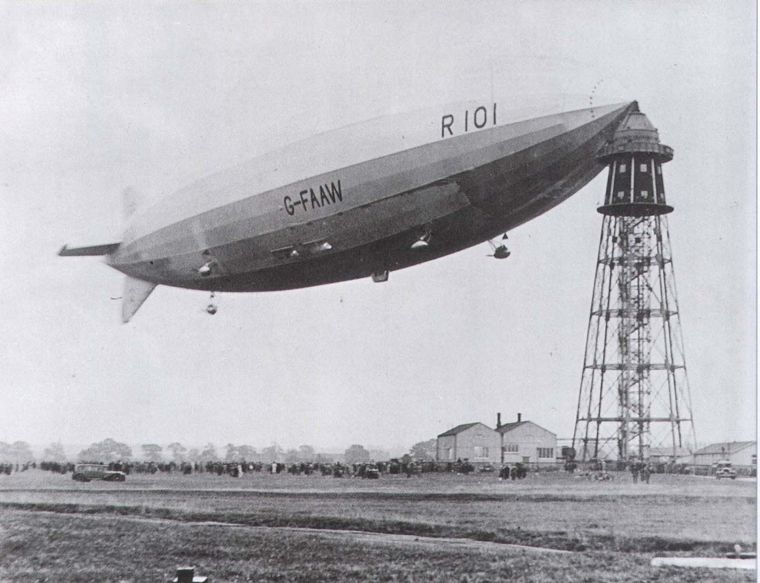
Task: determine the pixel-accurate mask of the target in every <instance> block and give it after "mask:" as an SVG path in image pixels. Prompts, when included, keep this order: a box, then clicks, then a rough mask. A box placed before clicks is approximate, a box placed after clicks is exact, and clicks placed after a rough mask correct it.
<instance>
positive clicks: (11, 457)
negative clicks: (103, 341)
mask: <svg viewBox="0 0 760 583" xmlns="http://www.w3.org/2000/svg"><path fill="white" fill-rule="evenodd" d="M435 443H436V440H435V439H430V440H428V441H422V442H419V443H416V444H415V445H413V446H412V447H411V448H410V450H409V453H408V454H407V455H409V456H410V458H411V459H412V460H414V461H431V460H434V459H435ZM371 458H372V455H371V453H370V451H369V450H368V449H367V448H365V447H364V446H363V445H360V444H353V445H351V446H350V447H348V448H347V449H346V450H345V451H344V453H343V460H344V462H345V463H347V464H355V463H366V462H368V461H370V459H371ZM41 459H42V460H44V461H48V462H57V463H65V462H69V461H75V460H78V461H101V462H105V463H109V462H116V461H130V460H135V459H139V460H142V461H145V462H155V463H160V462H172V461H173V462H175V463H177V464H181V463H183V462H191V463H194V462H202V461H203V462H207V461H213V462H216V461H218V462H228V463H232V462H240V461H249V462H265V463H266V462H275V461H277V462H284V463H287V464H293V463H301V462H316V463H321V462H330V461H333V460H332V456H330V455H329V454H322V453H317V452H316V451H315V449H314V447H312V446H311V445H301V446H299V447H298V448H291V449H287V450H286V449H284V448H282V447H280V446H279V445H278V444H276V443H274V444H272V445H271V446H269V447H264V448H261V449H260V450H257V449H256V448H255V447H253V446H251V445H245V444H243V445H236V444H233V443H228V444H227V445H225V446H224V447H223V448H222V449H221V450H218V449H217V447H216V446H215V445H214V444H213V443H211V442H209V443H207V444H206V445H205V446H203V447H191V448H188V447H185V446H184V445H182V444H181V443H179V442H176V441H175V442H172V443H170V444H169V445H167V446H166V447H163V446H161V445H159V444H157V443H144V444H142V445H140V449H139V452H138V453H137V454H135V452H134V451H133V450H132V448H131V447H130V446H129V445H127V444H126V443H122V442H119V441H116V440H115V439H113V438H111V437H109V438H106V439H104V440H102V441H98V442H94V443H92V444H91V445H90V446H89V447H87V448H85V449H83V450H81V451H80V452H78V454H76V455H75V456H74V457H73V458H72V457H70V456H69V455H67V453H66V451H65V450H64V447H63V445H62V444H61V443H51V444H50V445H49V446H48V447H47V448H45V450H44V451H43V453H42V458H41ZM33 461H35V456H34V453H33V452H32V448H31V446H30V445H29V444H28V443H27V442H25V441H15V442H13V443H5V442H0V462H4V463H14V464H24V463H28V462H33Z"/></svg>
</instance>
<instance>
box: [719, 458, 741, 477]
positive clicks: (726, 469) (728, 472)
mask: <svg viewBox="0 0 760 583" xmlns="http://www.w3.org/2000/svg"><path fill="white" fill-rule="evenodd" d="M715 477H716V478H717V479H718V480H720V479H722V478H731V479H732V480H735V479H736V470H735V469H734V468H733V466H732V464H731V462H730V461H728V460H722V461H719V462H717V463H716V464H715Z"/></svg>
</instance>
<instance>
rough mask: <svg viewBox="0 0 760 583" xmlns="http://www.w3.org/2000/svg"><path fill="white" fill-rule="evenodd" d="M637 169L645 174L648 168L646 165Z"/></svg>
mask: <svg viewBox="0 0 760 583" xmlns="http://www.w3.org/2000/svg"><path fill="white" fill-rule="evenodd" d="M639 168H641V171H642V172H647V171H648V170H649V168H648V166H647V165H646V164H642V165H641V166H639Z"/></svg>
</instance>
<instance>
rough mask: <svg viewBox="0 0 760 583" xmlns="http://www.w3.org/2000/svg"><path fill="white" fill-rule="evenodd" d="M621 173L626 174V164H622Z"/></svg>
mask: <svg viewBox="0 0 760 583" xmlns="http://www.w3.org/2000/svg"><path fill="white" fill-rule="evenodd" d="M620 174H625V164H621V165H620Z"/></svg>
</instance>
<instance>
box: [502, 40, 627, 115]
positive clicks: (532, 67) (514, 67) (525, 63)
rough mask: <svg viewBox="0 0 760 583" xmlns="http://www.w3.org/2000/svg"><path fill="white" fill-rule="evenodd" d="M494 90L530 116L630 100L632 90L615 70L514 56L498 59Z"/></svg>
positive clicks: (528, 56) (569, 62)
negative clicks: (619, 77) (618, 76)
mask: <svg viewBox="0 0 760 583" xmlns="http://www.w3.org/2000/svg"><path fill="white" fill-rule="evenodd" d="M490 68H491V71H490V73H489V77H490V83H491V88H490V90H491V91H492V93H493V94H494V96H495V97H497V98H498V99H499V101H500V102H504V103H505V104H509V107H510V109H513V110H521V111H523V112H524V114H525V116H526V117H530V116H539V115H550V114H552V113H558V112H565V111H576V110H580V109H587V108H592V109H593V108H594V107H600V106H607V105H612V104H620V103H630V102H631V101H632V97H631V96H632V95H633V93H632V91H631V90H630V89H629V88H628V87H627V86H626V85H625V83H624V82H622V81H621V80H620V79H618V78H617V76H616V74H615V72H614V71H613V70H611V69H601V68H599V67H598V66H596V65H594V64H591V63H587V62H583V61H580V60H574V59H569V58H556V57H554V56H551V57H550V56H544V55H540V54H538V55H536V54H531V55H527V54H526V55H510V56H509V57H504V58H494V59H493V61H492V63H491V65H490Z"/></svg>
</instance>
